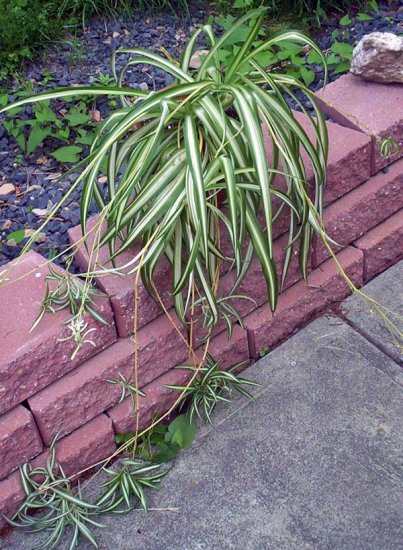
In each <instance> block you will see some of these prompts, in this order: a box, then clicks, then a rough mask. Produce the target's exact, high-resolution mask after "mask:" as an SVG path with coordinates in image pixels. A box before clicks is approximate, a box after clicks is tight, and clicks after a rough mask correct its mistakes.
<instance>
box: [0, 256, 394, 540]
mask: <svg viewBox="0 0 403 550" xmlns="http://www.w3.org/2000/svg"><path fill="white" fill-rule="evenodd" d="M365 291H366V292H367V293H368V294H370V295H372V296H374V297H376V298H378V299H379V300H381V301H382V303H384V304H385V305H386V306H388V307H390V308H391V309H393V310H395V311H396V310H400V313H401V312H402V310H403V307H402V306H403V262H401V263H400V265H396V266H395V267H393V268H391V269H389V270H388V271H387V272H386V273H384V274H383V275H381V276H379V277H378V278H377V279H375V280H374V281H372V282H371V283H370V284H368V285H367V286H366V287H365ZM342 309H343V311H344V312H345V315H346V319H347V321H343V320H341V319H340V318H337V317H332V316H328V317H326V316H325V317H322V318H320V319H318V320H316V321H314V322H312V323H311V324H310V325H309V326H307V327H306V328H304V329H303V330H301V331H300V332H299V333H298V334H296V335H295V336H294V337H292V338H291V339H290V340H288V341H287V342H285V343H284V344H283V345H282V346H280V347H278V348H277V349H276V350H274V351H273V352H271V353H270V354H269V355H267V356H266V357H264V358H263V359H261V360H260V361H258V362H257V363H256V364H255V365H254V366H253V367H252V368H251V369H249V370H248V371H247V375H248V376H249V377H250V378H253V379H255V380H257V381H259V382H261V383H262V384H263V385H264V387H263V388H260V389H258V390H257V391H256V398H257V402H256V404H253V403H249V402H246V401H245V400H243V399H240V400H236V401H235V402H234V403H233V404H231V405H230V406H227V407H224V408H221V409H220V411H219V412H218V414H217V415H216V416H215V425H214V427H212V428H209V427H203V428H202V429H201V431H200V434H199V437H198V439H197V441H196V443H195V445H194V446H193V447H192V449H190V450H189V451H186V452H184V453H183V454H182V455H181V456H180V458H179V459H178V460H177V461H176V463H175V465H174V466H173V468H172V471H171V472H170V473H169V475H168V476H167V477H166V478H165V480H164V481H163V484H162V486H161V490H160V491H159V492H158V493H155V494H153V495H152V496H151V498H150V506H151V508H153V507H157V508H165V507H178V508H179V509H180V510H179V511H178V512H167V511H154V512H149V513H148V515H147V516H146V517H145V516H144V514H143V513H141V512H135V513H133V514H130V515H127V516H113V515H112V516H108V517H105V518H103V520H104V523H105V525H106V528H105V529H103V530H98V532H97V535H98V540H99V541H100V548H101V550H126V549H127V550H131V549H133V550H134V549H147V550H199V549H200V550H201V549H203V550H215V549H217V550H226V549H238V548H239V549H242V550H246V549H251V550H258V549H259V550H260V549H261V550H263V549H273V550H291V549H292V550H305V549H306V550H308V549H309V550H310V549H315V550H322V549H323V550H324V549H326V550H327V549H329V550H341V549H343V550H397V549H400V548H402V538H401V525H402V521H401V520H402V515H403V501H402V492H401V489H402V484H401V469H400V466H401V463H400V464H399V462H400V461H401V457H402V440H403V437H402V436H403V426H402V420H401V419H402V412H403V407H402V405H403V399H402V392H401V385H402V380H403V377H402V371H401V369H400V367H399V365H398V364H397V362H398V361H399V353H398V350H397V348H396V347H395V345H394V344H393V343H392V342H391V338H390V335H389V333H388V332H387V331H386V330H385V328H384V326H383V325H382V324H381V323H380V321H379V320H378V319H376V318H375V317H374V316H372V315H371V313H370V312H368V310H367V309H366V307H365V306H363V304H362V302H360V301H359V300H358V299H357V298H356V297H352V298H349V299H348V300H346V301H345V302H344V303H343V304H342ZM90 491H92V492H96V488H95V487H93V488H91V489H90ZM38 540H40V539H39V538H37V539H36V540H35V542H36V543H37V542H38ZM33 543H34V540H33V538H30V537H25V536H22V535H21V534H14V535H13V537H12V539H11V541H10V543H9V544H6V545H5V546H4V542H3V548H6V549H7V550H11V549H13V550H14V549H21V548H24V549H27V550H29V549H31V548H33V547H34V546H33ZM0 547H1V543H0ZM66 547H67V546H66ZM63 548H64V546H63ZM80 548H82V549H86V548H89V547H88V546H87V545H86V544H82V545H81V546H80Z"/></svg>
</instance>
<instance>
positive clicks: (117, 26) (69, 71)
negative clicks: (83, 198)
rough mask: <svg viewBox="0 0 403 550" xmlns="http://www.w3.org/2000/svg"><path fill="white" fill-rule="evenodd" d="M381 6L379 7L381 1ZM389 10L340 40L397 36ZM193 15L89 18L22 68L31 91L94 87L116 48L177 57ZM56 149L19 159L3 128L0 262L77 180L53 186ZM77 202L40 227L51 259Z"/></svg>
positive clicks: (143, 79)
mask: <svg viewBox="0 0 403 550" xmlns="http://www.w3.org/2000/svg"><path fill="white" fill-rule="evenodd" d="M401 4H403V1H401ZM380 6H381V8H382V7H383V6H382V4H381V3H380ZM386 9H387V8H386V6H385V11H382V9H381V11H380V12H379V13H378V14H376V15H375V17H374V19H373V20H371V21H362V22H361V21H355V22H354V23H353V24H352V25H351V26H350V27H349V29H348V30H349V32H350V38H349V39H348V40H345V41H348V42H351V43H354V44H355V43H356V42H357V41H358V40H359V39H360V38H361V37H362V36H363V35H364V34H367V33H369V32H373V31H386V30H387V31H391V32H402V25H403V8H402V9H401V10H400V11H396V12H391V13H386ZM190 13H191V18H190V19H189V18H183V19H181V18H177V17H174V16H173V15H170V14H163V15H159V16H157V17H156V16H152V15H150V16H147V15H142V16H141V17H140V16H137V17H134V18H133V19H132V20H130V21H128V20H123V19H116V20H109V21H105V20H103V19H101V18H94V19H92V20H91V22H90V24H89V26H88V28H87V29H85V31H82V32H80V33H78V41H77V42H75V43H74V44H75V47H72V45H71V43H70V44H68V43H66V42H61V43H59V44H56V45H55V46H54V47H53V48H52V49H50V50H49V51H47V52H46V54H44V55H43V57H42V56H40V57H39V58H38V60H36V62H35V63H32V64H31V65H30V66H29V67H28V68H27V71H26V78H27V80H30V81H32V82H33V83H35V84H34V85H35V89H36V90H42V89H52V88H56V87H58V86H69V85H85V84H88V83H91V82H94V80H95V79H96V78H97V75H99V73H103V74H110V57H111V54H112V52H113V51H115V50H116V49H118V48H121V47H135V46H139V47H143V48H149V49H151V50H154V51H158V50H159V49H160V47H161V46H162V47H164V48H165V49H166V50H167V51H168V52H169V53H171V54H173V55H174V56H175V57H177V56H178V55H179V54H180V52H181V51H182V49H183V47H184V44H185V43H186V40H187V37H188V36H189V35H190V34H191V33H192V32H193V31H194V30H195V27H196V25H197V24H199V23H202V22H205V21H206V19H207V13H206V11H205V10H203V9H202V8H200V7H194V8H192V9H191V10H190ZM335 28H337V21H336V20H333V21H332V20H330V21H328V23H327V24H326V25H325V26H324V27H323V29H324V31H323V29H322V32H321V33H318V34H317V36H316V37H315V38H316V40H317V41H318V43H319V45H320V47H321V48H322V49H323V50H327V49H329V48H330V46H331V43H332V38H331V33H332V31H333V30H334V29H335ZM125 58H126V59H127V56H124V55H122V56H120V59H119V60H118V63H119V66H123V64H124V62H125ZM322 75H323V73H322V72H321V69H320V68H317V75H316V78H315V81H314V82H313V84H312V86H311V87H312V89H318V88H320V87H321V86H322V84H323V81H322ZM49 76H50V77H51V80H49V82H47V84H46V85H43V84H41V81H43V79H44V78H45V77H48V78H49ZM338 76H340V75H331V77H330V79H331V80H333V79H335V78H337V77H338ZM170 81H171V79H170V77H169V76H167V75H165V73H163V72H162V71H160V70H155V69H150V68H145V67H142V66H136V67H134V68H133V69H132V71H131V72H130V73H129V74H128V84H130V85H131V86H134V87H139V88H143V89H144V88H148V89H160V88H162V87H164V86H167V85H169V83H170ZM11 99H12V96H11ZM62 106H63V105H62V104H60V107H62ZM307 106H308V107H309V105H307ZM96 109H98V110H99V111H100V113H101V114H102V115H103V116H105V114H106V113H107V111H108V109H109V107H108V102H107V100H98V101H97V104H96ZM24 113H25V114H24V116H26V117H28V118H29V116H30V115H32V108H31V107H30V106H28V107H27V108H26V109H25V110H24ZM61 145H65V144H61V143H58V142H57V140H54V139H48V140H46V141H45V144H44V146H43V147H41V148H38V149H37V150H36V151H35V152H34V153H33V154H32V155H30V156H29V157H23V156H22V155H21V150H20V149H19V147H18V145H17V144H16V142H15V140H14V138H12V137H11V136H10V135H9V134H8V133H7V132H6V130H5V129H4V127H3V126H2V124H0V190H1V189H2V188H3V189H5V190H7V187H6V188H5V187H4V184H12V185H13V186H14V190H13V191H12V192H7V193H6V194H1V191H0V265H2V264H4V263H6V262H8V261H10V260H11V259H13V258H15V257H16V256H18V254H19V251H20V249H21V246H22V244H23V243H24V241H23V242H22V243H20V244H19V245H17V246H15V245H14V246H13V245H12V243H10V242H9V241H8V237H7V236H8V235H9V233H10V232H14V231H17V230H20V229H24V228H25V229H26V230H28V231H29V230H35V229H37V228H38V227H40V225H41V224H42V223H43V221H44V217H43V213H42V215H41V211H43V210H45V211H46V210H47V209H49V208H50V207H51V206H52V205H54V204H57V203H58V201H60V199H61V198H62V197H63V195H64V194H65V193H66V191H67V190H68V189H69V187H70V185H71V183H72V182H74V180H75V178H76V176H77V174H70V175H68V176H66V177H61V178H60V179H58V180H57V181H55V177H56V175H57V174H58V173H60V172H61V171H63V170H64V171H65V168H64V167H63V165H60V163H59V162H57V161H56V159H54V158H53V157H51V156H49V154H50V153H51V152H52V151H53V150H54V149H56V148H57V147H60V146H61ZM2 186H3V187H2ZM8 189H10V188H8ZM79 199H80V190H79V189H77V190H76V191H74V192H73V193H72V195H71V198H70V199H69V202H68V204H66V205H65V206H64V207H63V209H62V210H61V212H60V213H58V215H57V217H56V218H54V219H53V220H52V221H51V222H49V223H48V225H47V226H46V228H45V229H44V230H43V235H41V238H40V240H39V241H38V242H37V243H35V244H34V247H33V248H34V249H35V250H37V251H38V252H40V253H41V254H42V255H44V256H46V257H49V254H52V253H54V252H55V251H56V252H60V251H62V250H63V249H64V248H65V247H66V246H68V238H67V230H68V229H69V228H70V227H73V226H74V225H77V224H78V223H79ZM94 211H95V210H94ZM61 263H63V260H61Z"/></svg>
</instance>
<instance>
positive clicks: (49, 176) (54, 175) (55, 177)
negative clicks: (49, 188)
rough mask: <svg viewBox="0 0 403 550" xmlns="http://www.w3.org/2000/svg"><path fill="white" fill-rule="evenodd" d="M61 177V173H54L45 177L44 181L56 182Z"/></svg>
mask: <svg viewBox="0 0 403 550" xmlns="http://www.w3.org/2000/svg"><path fill="white" fill-rule="evenodd" d="M61 175H62V173H61V172H54V173H53V174H49V175H48V176H46V179H47V180H49V181H55V180H58V179H59V178H60V176H61Z"/></svg>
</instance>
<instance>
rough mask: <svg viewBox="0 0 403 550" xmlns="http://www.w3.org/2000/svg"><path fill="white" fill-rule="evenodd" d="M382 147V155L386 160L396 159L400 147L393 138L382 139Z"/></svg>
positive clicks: (380, 144)
mask: <svg viewBox="0 0 403 550" xmlns="http://www.w3.org/2000/svg"><path fill="white" fill-rule="evenodd" d="M378 143H379V147H380V154H381V156H382V157H384V158H389V157H394V156H396V155H398V154H399V151H400V145H399V143H398V142H397V141H396V140H395V139H393V138H392V137H391V136H389V137H387V138H385V139H380V140H379V141H378Z"/></svg>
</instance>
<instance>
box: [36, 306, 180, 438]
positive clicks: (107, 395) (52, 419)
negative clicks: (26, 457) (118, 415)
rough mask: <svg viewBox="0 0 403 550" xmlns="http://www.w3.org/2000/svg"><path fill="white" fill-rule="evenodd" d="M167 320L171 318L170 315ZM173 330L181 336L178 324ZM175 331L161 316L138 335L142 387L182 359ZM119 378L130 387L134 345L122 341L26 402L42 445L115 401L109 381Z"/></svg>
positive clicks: (117, 391)
mask: <svg viewBox="0 0 403 550" xmlns="http://www.w3.org/2000/svg"><path fill="white" fill-rule="evenodd" d="M171 315H172V319H174V314H173V313H172V312H171ZM175 326H176V327H177V329H178V330H179V331H181V330H182V331H183V329H182V327H181V325H180V324H179V321H176V325H175ZM175 326H174V325H173V324H172V322H171V321H170V320H169V319H168V318H167V317H166V316H165V315H162V316H160V317H158V318H157V319H154V321H151V323H149V324H148V325H146V326H143V327H142V328H141V329H140V330H139V331H138V333H137V342H138V380H139V385H140V386H144V385H145V384H147V383H148V382H150V381H151V380H153V379H155V378H157V377H158V376H160V375H161V374H162V373H164V372H166V371H168V370H169V369H171V368H172V367H173V366H174V365H176V364H177V363H178V362H180V361H182V360H183V359H185V358H186V357H187V353H188V352H187V347H186V344H185V342H184V341H183V340H182V339H181V338H180V336H179V334H178V332H177V330H176V328H175ZM120 375H122V376H124V377H125V379H126V380H128V381H129V382H131V383H133V379H134V341H133V338H131V337H129V338H125V339H121V340H119V341H118V342H116V343H115V344H113V345H112V346H110V347H109V348H107V349H106V350H104V351H103V352H101V353H99V354H98V355H97V356H96V357H93V358H91V359H89V360H88V361H87V362H86V363H84V364H83V365H81V366H80V367H78V368H77V369H75V370H74V371H72V372H70V373H68V374H67V375H66V376H64V377H63V378H60V379H59V380H57V381H56V382H54V383H53V384H51V385H50V386H48V387H46V388H44V389H43V390H42V391H40V392H38V393H37V394H36V395H34V396H33V397H31V398H30V399H29V406H30V408H31V410H32V413H33V415H34V417H35V420H36V423H37V425H38V428H39V431H40V433H41V435H42V439H43V441H44V442H45V444H49V443H50V442H51V440H52V438H53V437H54V435H55V434H56V433H58V432H61V433H63V434H67V433H70V432H71V431H72V430H74V429H75V428H77V427H78V426H80V425H82V424H84V423H85V422H87V421H89V420H90V419H91V418H93V417H94V416H97V415H98V414H100V413H101V412H103V411H104V410H106V409H107V408H109V407H111V406H112V405H114V404H115V403H117V402H118V401H119V398H120V396H121V392H122V388H121V386H118V385H114V384H110V383H109V382H108V380H120Z"/></svg>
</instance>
